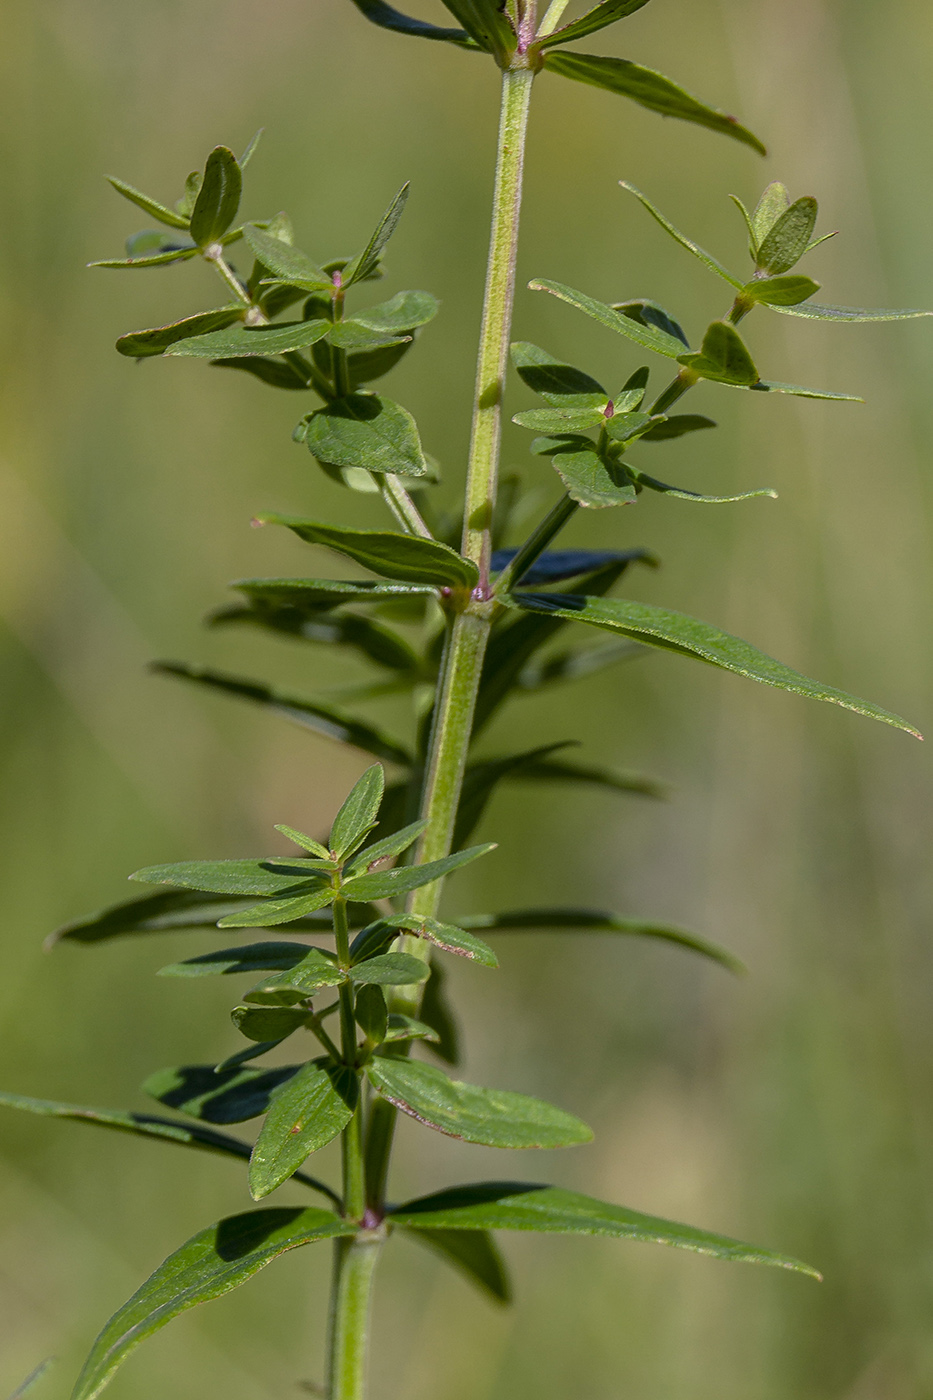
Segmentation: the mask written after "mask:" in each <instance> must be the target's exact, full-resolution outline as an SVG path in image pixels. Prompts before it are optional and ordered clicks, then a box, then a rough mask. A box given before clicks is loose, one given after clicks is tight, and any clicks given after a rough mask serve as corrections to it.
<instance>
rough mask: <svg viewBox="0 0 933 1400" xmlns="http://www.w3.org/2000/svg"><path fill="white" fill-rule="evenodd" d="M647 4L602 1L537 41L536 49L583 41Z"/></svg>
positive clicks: (641, 0) (629, 0)
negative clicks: (577, 40) (578, 40)
mask: <svg viewBox="0 0 933 1400" xmlns="http://www.w3.org/2000/svg"><path fill="white" fill-rule="evenodd" d="M647 3H648V0H602V4H600V5H597V6H596V7H595V8H594V9H592V10H589V11H588V12H587V13H586V14H585V15H581V16H580V18H579V19H575V20H571V22H570V23H569V24H565V25H564V26H563V28H562V29H555V31H554V33H553V34H548V35H547V36H546V38H544V39H539V40H538V47H539V48H541V49H549V48H553V46H554V45H555V44H569V43H571V42H572V40H574V39H585V38H586V36H587V35H588V34H595V33H596V31H597V30H598V29H605V28H606V26H607V25H609V24H615V23H616V21H617V20H620V19H627V18H628V16H629V15H633V14H634V13H635V11H636V10H640V9H641V7H642V6H643V5H647Z"/></svg>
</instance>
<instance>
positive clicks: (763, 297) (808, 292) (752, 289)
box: [743, 277, 820, 306]
mask: <svg viewBox="0 0 933 1400" xmlns="http://www.w3.org/2000/svg"><path fill="white" fill-rule="evenodd" d="M819 290H820V284H819V282H814V281H813V279H812V278H811V277H759V278H753V279H752V281H751V282H746V284H745V286H744V288H743V295H744V296H745V297H746V298H748V300H749V301H760V302H762V303H763V304H764V305H765V306H797V305H799V303H800V302H802V301H806V300H807V299H808V297H812V296H815V295H816V293H817V292H818V291H819Z"/></svg>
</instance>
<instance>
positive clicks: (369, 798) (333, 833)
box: [328, 763, 386, 860]
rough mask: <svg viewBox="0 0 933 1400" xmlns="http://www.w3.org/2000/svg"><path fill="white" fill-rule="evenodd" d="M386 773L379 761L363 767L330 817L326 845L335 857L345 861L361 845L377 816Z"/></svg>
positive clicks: (374, 823)
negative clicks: (341, 804)
mask: <svg viewBox="0 0 933 1400" xmlns="http://www.w3.org/2000/svg"><path fill="white" fill-rule="evenodd" d="M385 785H386V775H385V771H384V769H383V768H382V765H381V764H379V763H374V764H373V765H372V767H371V768H367V769H366V772H365V773H364V774H363V776H362V777H361V778H360V779H358V781H357V782H356V783H354V785H353V787H352V788H351V790H350V794H349V796H348V797H347V799H346V801H345V802H344V804H343V806H342V807H341V808H340V811H339V812H338V813H337V815H336V817H335V818H334V824H333V826H332V827H331V830H330V837H329V839H328V845H329V846H330V849H331V850H332V851H333V853H334V856H335V857H336V859H337V860H346V858H347V857H348V856H352V854H353V852H354V851H355V850H357V849H358V847H359V846H361V845H362V844H363V842H364V841H365V839H366V836H367V834H368V833H369V832H370V831H372V829H373V827H374V826H375V825H376V822H377V821H378V819H379V808H380V806H381V804H382V795H383V793H384V792H385Z"/></svg>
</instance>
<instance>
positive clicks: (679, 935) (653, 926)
mask: <svg viewBox="0 0 933 1400" xmlns="http://www.w3.org/2000/svg"><path fill="white" fill-rule="evenodd" d="M460 923H461V924H464V925H465V926H466V927H467V928H479V929H482V930H483V931H484V932H486V933H527V932H530V931H534V932H538V933H548V932H561V933H568V932H573V933H619V934H623V935H626V936H628V937H633V938H659V939H661V940H662V942H665V943H676V944H678V946H679V947H681V948H689V949H690V951H691V952H693V953H700V954H701V955H702V956H703V957H705V958H712V960H713V962H718V963H721V964H722V966H723V967H726V968H728V969H729V971H730V972H744V971H745V965H744V963H741V962H740V961H739V959H738V958H736V957H733V955H732V954H731V953H729V952H727V951H726V949H725V948H720V947H719V945H718V944H717V943H710V942H709V940H708V939H706V938H700V937H699V936H698V935H697V934H695V933H689V932H688V931H687V930H686V929H682V928H678V927H677V926H676V925H673V924H658V923H651V922H648V921H647V920H645V919H620V918H619V916H618V915H617V914H607V913H605V912H604V911H603V910H601V909H511V910H509V911H507V912H506V913H503V914H464V915H463V916H462V917H461V919H460Z"/></svg>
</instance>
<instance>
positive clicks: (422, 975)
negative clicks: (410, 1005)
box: [350, 953, 431, 987]
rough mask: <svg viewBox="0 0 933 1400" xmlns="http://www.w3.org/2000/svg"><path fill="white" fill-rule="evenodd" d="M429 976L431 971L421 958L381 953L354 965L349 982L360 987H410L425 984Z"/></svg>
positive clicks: (403, 954) (408, 954)
mask: <svg viewBox="0 0 933 1400" xmlns="http://www.w3.org/2000/svg"><path fill="white" fill-rule="evenodd" d="M430 975H431V969H430V968H429V967H428V965H427V963H426V962H424V961H423V959H422V958H415V957H412V955H411V954H410V953H382V954H380V956H379V957H376V958H368V959H367V960H366V962H361V963H358V964H356V966H355V967H354V968H353V969H352V971H351V973H350V980H351V981H353V982H356V983H359V984H360V985H361V986H365V985H368V984H370V985H372V986H378V987H411V986H415V985H416V984H417V983H419V982H426V981H427V980H428V978H429V976H430Z"/></svg>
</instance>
